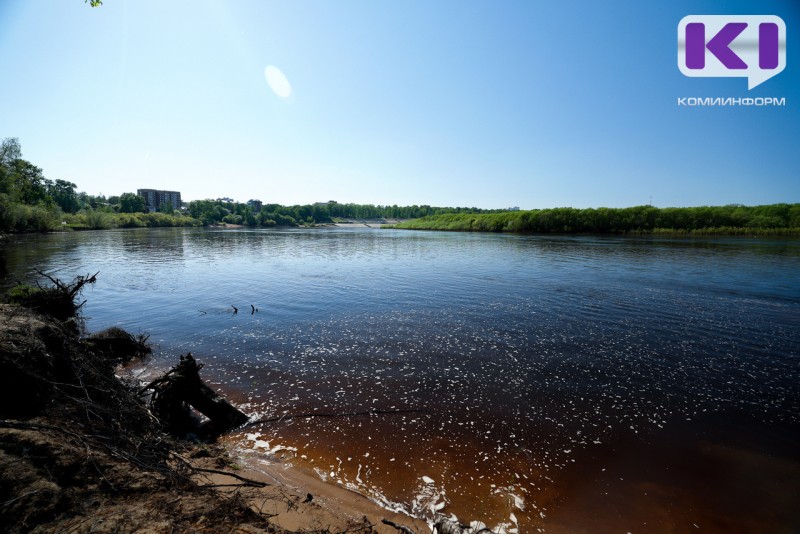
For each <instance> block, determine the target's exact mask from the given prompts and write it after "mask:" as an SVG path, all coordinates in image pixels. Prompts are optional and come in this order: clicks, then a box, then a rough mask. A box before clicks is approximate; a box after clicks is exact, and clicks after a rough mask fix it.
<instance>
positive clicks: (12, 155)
mask: <svg viewBox="0 0 800 534" xmlns="http://www.w3.org/2000/svg"><path fill="white" fill-rule="evenodd" d="M20 158H22V148H21V147H20V144H19V139H18V138H16V137H6V138H5V139H3V142H2V143H0V165H2V166H3V167H7V168H11V165H12V164H13V163H14V162H15V161H16V160H18V159H20Z"/></svg>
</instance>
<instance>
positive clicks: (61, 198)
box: [47, 180, 80, 213]
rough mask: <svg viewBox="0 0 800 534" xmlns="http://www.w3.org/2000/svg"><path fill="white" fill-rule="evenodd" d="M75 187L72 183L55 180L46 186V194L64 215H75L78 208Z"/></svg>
mask: <svg viewBox="0 0 800 534" xmlns="http://www.w3.org/2000/svg"><path fill="white" fill-rule="evenodd" d="M76 187H77V186H76V185H75V184H73V183H72V182H67V181H66V180H56V181H55V183H50V184H48V188H47V192H48V194H49V195H50V197H51V198H52V199H53V201H54V202H55V203H56V204H58V206H59V207H60V208H61V210H62V211H63V212H64V213H75V212H77V211H78V209H79V208H80V203H79V202H78V195H77V194H76V193H75V188H76Z"/></svg>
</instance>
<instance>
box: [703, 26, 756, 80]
mask: <svg viewBox="0 0 800 534" xmlns="http://www.w3.org/2000/svg"><path fill="white" fill-rule="evenodd" d="M745 28H747V23H746V22H729V23H728V24H726V25H725V27H723V28H722V29H721V30H720V31H719V33H717V35H715V36H714V37H712V38H711V40H710V41H709V42H708V45H707V46H708V51H709V52H711V53H712V54H714V55H715V56H717V59H718V60H720V62H721V63H722V64H723V65H725V68H728V69H746V68H747V63H745V62H744V61H742V58H740V57H739V56H737V55H736V54H734V53H733V50H731V49H730V48H728V46H729V45H730V44H731V41H733V40H734V39H736V38H737V37H738V36H739V34H740V33H742V32H743V31H744V29H745Z"/></svg>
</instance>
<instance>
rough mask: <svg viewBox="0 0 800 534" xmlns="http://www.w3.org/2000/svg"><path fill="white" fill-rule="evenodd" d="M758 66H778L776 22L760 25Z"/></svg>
mask: <svg viewBox="0 0 800 534" xmlns="http://www.w3.org/2000/svg"><path fill="white" fill-rule="evenodd" d="M758 66H759V67H761V68H762V69H776V68H778V25H777V24H775V23H774V22H764V23H762V24H759V25H758Z"/></svg>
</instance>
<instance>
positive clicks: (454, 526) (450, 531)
mask: <svg viewBox="0 0 800 534" xmlns="http://www.w3.org/2000/svg"><path fill="white" fill-rule="evenodd" d="M433 532H435V533H436V534H495V532H494V531H493V530H489V529H488V528H486V527H482V528H479V529H477V530H476V528H473V527H471V526H469V525H462V524H460V523H458V522H456V521H450V520H449V519H440V520H439V521H437V522H436V523H434V525H433Z"/></svg>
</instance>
